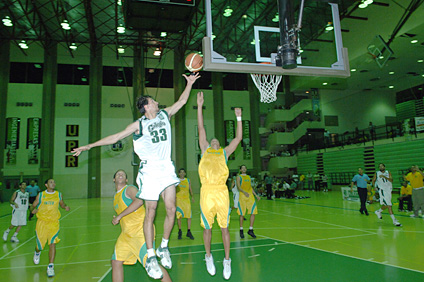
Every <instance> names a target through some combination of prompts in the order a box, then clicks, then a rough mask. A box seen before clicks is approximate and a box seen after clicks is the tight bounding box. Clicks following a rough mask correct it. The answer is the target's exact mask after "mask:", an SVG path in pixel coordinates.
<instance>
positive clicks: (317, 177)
mask: <svg viewBox="0 0 424 282" xmlns="http://www.w3.org/2000/svg"><path fill="white" fill-rule="evenodd" d="M314 181H315V191H319V190H321V175H319V174H318V172H317V173H315V175H314Z"/></svg>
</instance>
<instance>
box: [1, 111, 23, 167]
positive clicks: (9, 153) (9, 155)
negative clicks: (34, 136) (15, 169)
mask: <svg viewBox="0 0 424 282" xmlns="http://www.w3.org/2000/svg"><path fill="white" fill-rule="evenodd" d="M20 123H21V120H20V119H19V118H17V117H11V118H7V119H6V147H5V157H6V164H9V165H14V164H16V150H17V149H18V148H19V128H20Z"/></svg>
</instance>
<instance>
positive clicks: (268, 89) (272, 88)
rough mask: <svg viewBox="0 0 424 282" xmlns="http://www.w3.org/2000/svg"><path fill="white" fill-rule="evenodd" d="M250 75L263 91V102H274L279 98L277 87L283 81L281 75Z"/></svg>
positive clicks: (261, 91)
mask: <svg viewBox="0 0 424 282" xmlns="http://www.w3.org/2000/svg"><path fill="white" fill-rule="evenodd" d="M250 76H251V77H252V79H253V82H254V83H255V85H256V87H257V88H258V89H259V93H261V102H262V103H272V102H274V101H276V100H277V88H278V85H279V84H280V82H281V77H282V76H281V75H275V74H259V73H251V74H250Z"/></svg>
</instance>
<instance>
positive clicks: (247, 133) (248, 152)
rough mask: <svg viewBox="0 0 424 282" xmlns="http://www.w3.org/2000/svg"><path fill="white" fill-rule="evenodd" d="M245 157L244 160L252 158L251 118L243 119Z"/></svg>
mask: <svg viewBox="0 0 424 282" xmlns="http://www.w3.org/2000/svg"><path fill="white" fill-rule="evenodd" d="M242 125H243V143H242V147H243V159H244V160H250V159H251V158H252V147H251V140H250V121H249V120H243V121H242Z"/></svg>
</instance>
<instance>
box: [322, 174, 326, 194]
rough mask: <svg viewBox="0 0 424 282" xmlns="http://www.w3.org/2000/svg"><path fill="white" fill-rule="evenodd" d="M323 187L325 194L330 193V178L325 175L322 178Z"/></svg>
mask: <svg viewBox="0 0 424 282" xmlns="http://www.w3.org/2000/svg"><path fill="white" fill-rule="evenodd" d="M321 185H322V189H323V190H324V192H328V177H327V175H325V173H323V174H322V176H321Z"/></svg>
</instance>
